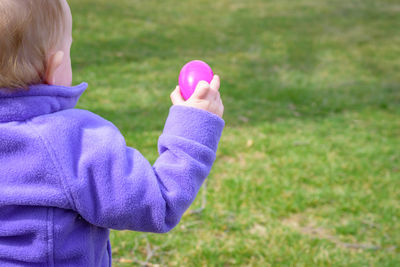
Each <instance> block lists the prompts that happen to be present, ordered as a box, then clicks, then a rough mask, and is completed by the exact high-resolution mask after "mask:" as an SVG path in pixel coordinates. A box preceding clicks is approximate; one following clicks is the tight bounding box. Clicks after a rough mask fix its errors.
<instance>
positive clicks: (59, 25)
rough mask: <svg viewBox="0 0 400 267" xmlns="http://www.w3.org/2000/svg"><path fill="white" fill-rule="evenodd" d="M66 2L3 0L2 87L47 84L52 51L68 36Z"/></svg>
mask: <svg viewBox="0 0 400 267" xmlns="http://www.w3.org/2000/svg"><path fill="white" fill-rule="evenodd" d="M61 1H62V0H0V88H10V89H13V88H27V86H28V85H30V84H38V83H42V82H44V76H45V73H46V69H47V58H48V56H49V55H48V54H47V53H49V51H50V50H51V49H54V48H55V47H56V46H57V45H58V44H59V42H60V41H61V39H62V36H63V34H64V30H65V29H64V24H65V16H64V10H63V4H62V2H61Z"/></svg>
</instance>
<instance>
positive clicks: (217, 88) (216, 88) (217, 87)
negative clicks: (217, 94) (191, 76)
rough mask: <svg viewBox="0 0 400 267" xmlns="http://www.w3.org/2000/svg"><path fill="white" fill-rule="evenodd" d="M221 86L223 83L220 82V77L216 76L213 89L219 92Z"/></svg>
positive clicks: (211, 84) (212, 83) (212, 85)
mask: <svg viewBox="0 0 400 267" xmlns="http://www.w3.org/2000/svg"><path fill="white" fill-rule="evenodd" d="M220 84H221V81H220V78H219V76H218V75H214V77H213V79H212V81H211V83H210V87H211V89H213V90H217V91H218V90H219V86H220Z"/></svg>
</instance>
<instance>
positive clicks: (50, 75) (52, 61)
mask: <svg viewBox="0 0 400 267" xmlns="http://www.w3.org/2000/svg"><path fill="white" fill-rule="evenodd" d="M63 59H64V52H63V51H57V52H56V53H55V54H53V55H52V56H51V57H50V58H49V60H48V61H47V69H46V74H45V77H44V79H45V82H46V83H47V84H48V85H56V75H55V74H56V70H57V69H58V67H60V65H61V63H62V62H63Z"/></svg>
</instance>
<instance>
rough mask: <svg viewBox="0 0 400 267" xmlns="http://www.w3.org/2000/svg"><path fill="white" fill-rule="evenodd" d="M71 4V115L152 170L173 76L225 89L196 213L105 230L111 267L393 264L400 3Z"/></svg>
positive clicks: (93, 0) (397, 213)
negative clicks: (109, 131) (106, 125)
mask: <svg viewBox="0 0 400 267" xmlns="http://www.w3.org/2000/svg"><path fill="white" fill-rule="evenodd" d="M69 2H70V5H71V8H72V12H73V17H74V32H73V35H74V36H73V37H74V40H75V41H74V45H73V48H72V60H73V68H74V81H75V83H79V82H81V81H87V82H89V84H90V87H89V89H88V90H87V91H86V93H85V94H84V95H83V97H82V98H81V100H80V103H79V107H80V108H85V109H89V110H91V111H93V112H95V113H98V114H99V115H101V116H103V117H105V118H106V119H108V120H111V121H112V122H113V123H114V124H115V125H116V126H117V127H119V128H120V130H121V132H122V133H123V134H124V136H125V137H126V140H127V143H128V145H130V146H133V147H135V148H137V149H139V150H140V151H141V152H142V153H143V154H144V155H145V156H146V157H147V158H148V159H149V161H150V162H154V161H155V159H156V158H157V138H158V136H159V135H160V133H161V132H162V129H163V124H164V121H165V119H166V116H167V114H168V109H169V107H170V100H169V94H170V92H171V91H172V90H173V88H175V85H176V84H177V77H178V74H179V70H180V68H181V67H182V65H183V64H184V63H185V62H186V61H188V60H191V59H202V60H205V61H207V62H208V63H209V64H210V65H211V66H212V67H213V69H214V71H215V72H216V73H218V74H220V76H221V79H222V87H221V94H222V98H223V100H224V105H225V115H224V119H225V121H226V128H225V130H224V133H223V137H222V139H221V143H220V146H219V150H218V155H217V160H216V163H215V165H214V168H213V170H212V172H211V174H210V176H209V180H208V188H207V205H206V209H205V210H204V211H203V212H202V213H200V214H196V215H189V214H187V215H185V216H184V217H183V219H182V221H181V223H180V224H179V225H178V226H177V227H176V228H175V229H174V230H173V231H171V232H170V233H168V234H164V235H156V234H145V233H136V232H112V233H111V242H112V248H113V258H114V264H115V266H136V265H139V262H140V261H142V262H146V257H147V256H148V248H150V249H151V250H155V252H154V255H153V256H152V257H151V258H150V259H149V260H148V266H156V265H157V264H159V265H160V266H400V256H399V255H400V19H399V17H400V4H399V2H398V1H397V0H380V1H372V0H363V1H361V0H347V1H345V0H334V1H328V0H321V1H319V0H299V1H289V0H273V1H267V0H251V1H242V0H241V1H239V0H231V1H228V0H218V1H211V0H197V1H194V0H185V1H177V0H174V1H173V0H166V1H156V0H146V1H139V0H115V1H107V0H70V1H69ZM200 194H201V192H200ZM200 204H201V197H200V195H199V197H198V199H197V200H196V202H195V203H194V205H193V207H192V208H198V207H199V206H200Z"/></svg>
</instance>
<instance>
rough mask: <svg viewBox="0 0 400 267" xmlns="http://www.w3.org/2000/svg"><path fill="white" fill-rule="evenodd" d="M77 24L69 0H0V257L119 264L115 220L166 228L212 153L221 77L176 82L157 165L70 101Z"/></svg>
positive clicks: (35, 262)
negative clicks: (185, 88) (192, 87)
mask: <svg viewBox="0 0 400 267" xmlns="http://www.w3.org/2000/svg"><path fill="white" fill-rule="evenodd" d="M71 32H72V16H71V12H70V9H69V6H68V3H67V1H66V0H0V266H111V264H112V261H111V247H110V242H109V229H117V230H124V229H127V230H133V231H143V232H155V233H165V232H168V231H169V230H171V229H172V228H173V227H175V226H176V225H177V224H178V222H179V220H180V219H181V217H182V215H183V213H184V212H185V210H187V209H188V207H189V206H190V204H191V203H192V202H193V200H194V198H195V197H196V194H197V192H198V190H199V189H200V187H201V185H202V183H203V181H204V180H205V179H206V177H207V176H208V174H209V172H210V169H211V166H212V164H213V162H214V160H215V155H216V150H217V146H218V142H219V139H220V136H221V133H222V130H223V127H224V121H223V120H222V118H221V117H222V114H223V109H224V108H223V105H222V101H221V98H220V95H219V91H218V90H219V86H220V81H219V77H218V76H214V79H213V80H212V82H211V83H210V84H208V83H206V82H200V83H199V85H198V86H197V88H196V91H195V93H194V94H193V95H192V97H191V98H189V99H188V100H187V101H185V100H183V98H182V96H181V94H180V92H179V87H177V88H176V89H175V90H174V91H173V93H172V94H171V100H172V102H173V104H174V105H173V106H172V107H171V109H170V112H169V115H168V118H167V120H166V123H165V126H164V130H163V133H162V134H161V136H160V137H159V140H158V150H159V154H160V155H159V157H158V159H157V160H156V162H155V163H154V165H153V166H152V165H151V164H150V163H149V162H148V161H147V160H146V159H145V158H144V157H143V156H142V155H141V154H140V153H139V152H138V151H137V150H135V149H134V148H131V147H128V146H127V145H126V143H125V140H124V137H123V136H122V135H121V133H120V132H119V130H118V129H117V128H116V127H115V126H114V125H113V124H112V123H111V122H109V121H107V120H105V119H103V118H101V117H100V116H98V115H96V114H94V113H91V112H89V111H86V110H81V109H76V108H74V107H75V105H76V103H77V101H78V99H79V97H80V96H81V94H82V93H83V92H84V91H85V89H86V87H87V84H86V83H82V84H80V85H77V86H71V83H72V70H71V60H70V47H71V43H72V37H71V36H72V35H71ZM133 119H134V118H133Z"/></svg>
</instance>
